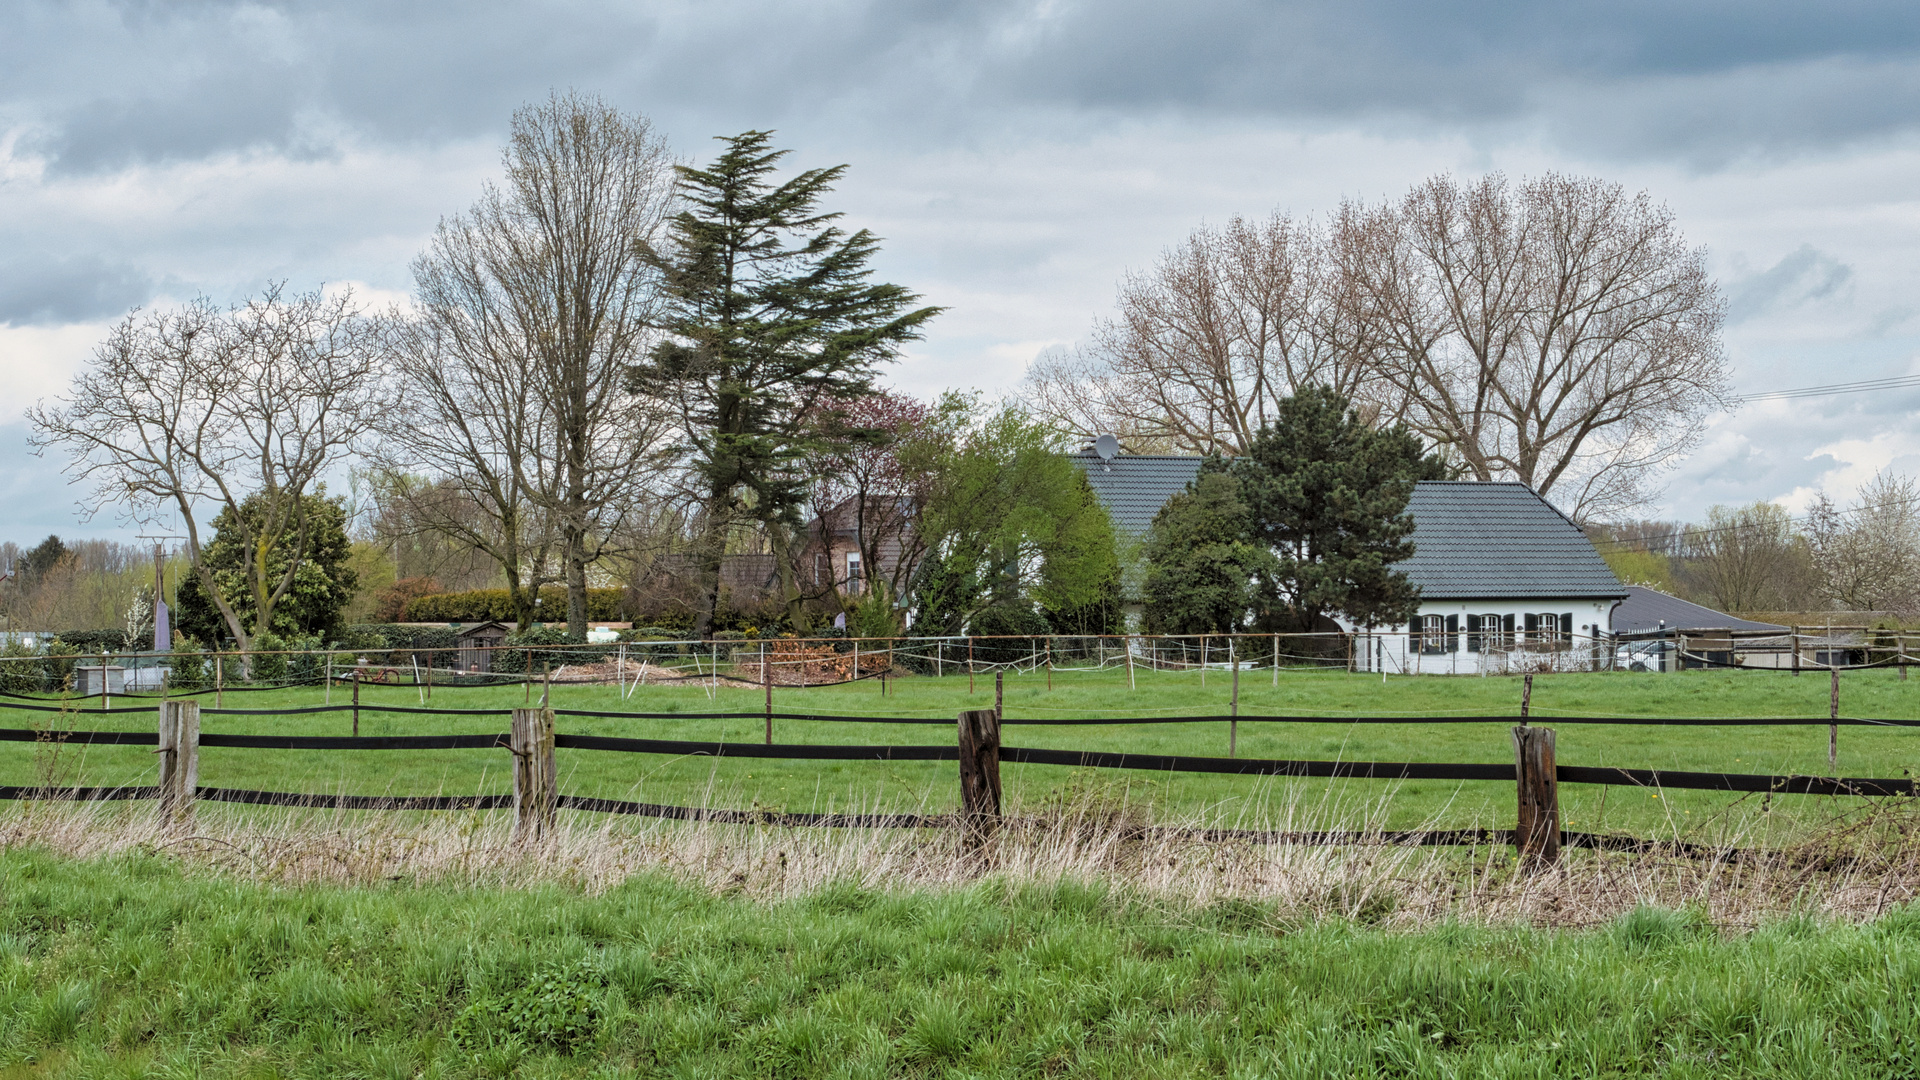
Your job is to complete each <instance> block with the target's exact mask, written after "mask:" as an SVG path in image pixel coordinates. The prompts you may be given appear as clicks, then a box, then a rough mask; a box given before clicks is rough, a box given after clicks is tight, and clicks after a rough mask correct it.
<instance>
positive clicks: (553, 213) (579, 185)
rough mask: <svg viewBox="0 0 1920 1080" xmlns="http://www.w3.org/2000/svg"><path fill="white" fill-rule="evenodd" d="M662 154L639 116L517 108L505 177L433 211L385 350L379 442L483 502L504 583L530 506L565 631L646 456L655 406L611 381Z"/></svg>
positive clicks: (647, 271) (657, 213)
mask: <svg viewBox="0 0 1920 1080" xmlns="http://www.w3.org/2000/svg"><path fill="white" fill-rule="evenodd" d="M672 165H673V163H672V160H671V157H670V154H669V152H668V149H667V146H666V144H665V142H664V140H663V139H661V138H660V137H659V136H658V135H657V134H655V132H654V131H653V128H652V125H651V124H650V123H648V122H647V121H646V120H645V119H644V118H642V117H637V116H628V115H624V114H622V113H620V112H618V111H616V110H615V109H613V108H611V107H610V106H608V105H606V104H604V103H603V102H600V101H598V100H597V99H591V98H585V97H580V96H577V95H572V94H566V95H556V96H554V97H553V98H551V99H550V100H548V101H546V102H544V103H542V104H539V105H534V106H528V107H526V108H523V109H521V110H520V111H519V112H517V113H516V114H515V115H514V120H513V134H512V137H511V140H510V141H509V144H508V146H507V149H506V152H505V154H504V167H505V173H506V175H505V180H504V182H503V184H502V185H501V186H499V187H495V186H492V185H488V187H487V188H486V189H485V191H484V193H483V194H482V195H481V198H480V200H479V201H478V202H477V203H475V204H474V206H473V209H472V210H471V211H469V212H468V214H466V215H465V216H462V217H455V218H452V219H449V220H447V221H444V222H442V223H441V226H440V229H439V231H438V232H437V233H436V234H435V236H434V239H433V243H432V245H431V246H430V247H429V249H428V250H427V252H426V253H425V254H423V255H422V256H421V257H420V259H419V260H418V261H417V262H416V263H415V267H414V277H415V281H416V284H417V293H418V295H417V303H418V308H419V316H418V323H417V326H416V327H415V329H414V330H413V332H411V333H409V334H406V335H403V336H402V338H401V340H402V342H403V344H402V348H401V349H400V350H399V351H400V354H401V355H402V356H403V357H405V360H404V361H403V363H402V365H401V367H402V370H403V371H404V372H405V374H406V377H407V386H408V387H409V390H410V391H412V390H414V389H419V390H420V391H421V392H420V393H419V395H418V397H417V400H412V401H410V402H409V404H410V406H411V407H410V408H409V409H408V410H407V411H406V412H405V413H404V414H403V416H404V423H401V424H398V425H395V426H394V427H393V428H392V430H391V431H390V435H391V436H392V440H393V442H394V444H395V445H396V446H398V447H404V448H405V451H406V452H405V453H403V454H397V455H395V456H396V457H401V458H411V459H412V460H413V461H415V462H417V463H419V464H420V465H422V466H424V467H427V468H429V469H430V471H431V474H432V476H433V478H434V479H436V480H452V481H453V482H454V483H455V484H456V485H458V486H459V487H460V488H461V489H463V491H464V492H465V493H466V494H467V495H469V496H471V498H472V499H473V501H474V503H475V504H477V505H480V506H483V507H485V508H486V510H487V512H488V514H489V515H491V516H492V517H493V518H494V521H493V524H494V525H495V526H497V528H496V529H495V532H496V533H497V534H498V536H499V550H498V551H497V552H496V555H495V557H496V558H499V559H500V560H501V564H502V568H503V569H505V570H506V571H507V573H508V576H509V581H510V582H511V581H512V579H513V577H514V575H515V574H517V573H520V570H519V569H517V568H516V567H514V566H509V563H510V562H511V563H523V562H524V560H525V559H526V557H527V555H528V553H529V550H530V547H529V545H530V544H532V545H533V546H534V547H537V541H536V540H535V539H534V537H535V532H530V531H529V529H530V527H531V522H532V518H533V516H534V514H532V513H530V512H529V508H531V510H533V511H537V513H538V516H540V517H542V518H544V520H545V523H546V524H547V525H548V526H549V527H551V529H552V530H553V534H554V536H555V538H556V541H557V544H558V551H559V561H560V564H561V568H562V570H561V572H562V578H563V580H564V581H565V583H566V586H567V594H568V599H567V625H568V629H569V630H570V631H572V632H573V633H575V634H584V633H585V632H586V629H587V584H588V582H587V572H588V567H589V566H591V565H593V564H594V563H595V562H597V561H598V560H599V559H601V558H602V557H603V556H604V555H606V554H607V553H608V552H607V547H606V545H607V543H608V541H609V538H610V537H615V536H618V535H621V533H622V530H621V529H620V527H619V525H620V517H621V515H622V514H623V513H624V512H625V510H626V508H627V507H628V506H629V505H630V504H631V503H632V502H633V501H634V500H636V499H638V498H640V497H641V496H642V494H643V492H644V489H645V487H646V482H647V481H648V480H649V479H650V477H651V475H652V473H653V470H654V468H655V467H656V465H657V462H656V461H655V459H654V453H655V451H656V449H657V447H656V443H657V442H658V440H659V438H660V435H661V432H662V427H661V424H660V421H659V413H658V411H657V410H655V409H654V408H652V407H650V404H649V403H648V402H647V401H645V400H643V399H639V398H635V397H633V396H632V395H630V394H628V393H627V392H626V390H625V388H624V386H623V379H624V376H625V374H626V371H627V369H628V368H629V367H630V366H631V365H632V364H633V363H634V362H635V361H636V360H638V359H639V358H640V357H641V356H642V355H643V354H644V353H645V351H646V349H647V347H648V346H649V344H650V335H651V334H652V327H653V323H654V314H655V307H656V304H657V301H658V297H659V278H658V274H657V271H656V270H655V269H654V267H653V264H652V263H651V262H650V261H649V260H648V259H647V258H646V252H647V251H648V250H649V249H650V245H651V243H652V240H653V238H654V236H655V234H656V233H657V232H658V230H659V228H660V226H661V223H662V222H663V221H664V219H665V217H666V215H667V213H668V211H669V209H670V208H671V205H672V200H673V184H674V179H673V169H672ZM408 396H409V397H410V398H412V397H413V396H414V395H413V394H412V393H411V392H410V393H409V395H408ZM509 398H510V400H509ZM510 519H511V524H510ZM439 520H443V521H446V522H447V524H448V527H449V528H450V529H455V530H459V529H461V528H462V527H461V526H459V525H457V524H455V523H454V522H453V521H452V520H451V519H448V518H441V519H439ZM462 535H470V531H469V532H463V533H462ZM509 535H511V536H512V538H511V539H509ZM535 576H537V572H536V573H535Z"/></svg>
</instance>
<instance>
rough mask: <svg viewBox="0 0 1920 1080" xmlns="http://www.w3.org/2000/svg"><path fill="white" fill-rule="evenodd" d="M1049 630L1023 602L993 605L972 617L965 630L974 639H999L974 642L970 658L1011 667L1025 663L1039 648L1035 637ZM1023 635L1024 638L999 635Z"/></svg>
mask: <svg viewBox="0 0 1920 1080" xmlns="http://www.w3.org/2000/svg"><path fill="white" fill-rule="evenodd" d="M1049 629H1050V628H1049V627H1048V626H1047V620H1046V619H1045V617H1043V616H1042V615H1041V614H1040V613H1039V612H1037V611H1035V610H1033V608H1032V607H1031V606H1029V605H1027V604H1023V603H1007V604H995V605H994V606H993V607H990V608H988V609H987V610H985V611H983V612H981V613H980V614H978V615H975V616H974V617H973V625H971V626H969V627H968V628H967V631H968V632H969V633H971V634H973V635H974V636H976V637H981V638H989V637H991V638H999V640H996V641H976V642H974V646H973V648H974V657H975V659H978V660H980V661H981V662H983V663H988V664H1012V663H1017V662H1019V661H1023V660H1026V659H1027V658H1028V657H1030V656H1032V655H1033V653H1034V650H1036V649H1038V648H1039V647H1040V641H1039V638H1040V637H1042V636H1044V635H1045V634H1046V633H1047V631H1048V630H1049ZM1008 634H1025V635H1032V636H1031V637H1027V638H1024V639H1022V638H1008V637H1004V636H1002V635H1008Z"/></svg>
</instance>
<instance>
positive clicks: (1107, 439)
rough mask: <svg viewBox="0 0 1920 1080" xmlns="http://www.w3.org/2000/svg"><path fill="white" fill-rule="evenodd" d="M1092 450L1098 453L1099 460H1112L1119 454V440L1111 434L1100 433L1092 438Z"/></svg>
mask: <svg viewBox="0 0 1920 1080" xmlns="http://www.w3.org/2000/svg"><path fill="white" fill-rule="evenodd" d="M1093 452H1094V453H1096V454H1099V455H1100V460H1101V461H1112V460H1113V459H1114V458H1116V457H1119V456H1120V440H1119V439H1116V438H1114V437H1113V436H1111V435H1102V436H1100V437H1099V438H1097V439H1095V440H1093Z"/></svg>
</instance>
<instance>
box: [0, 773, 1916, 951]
mask: <svg viewBox="0 0 1920 1080" xmlns="http://www.w3.org/2000/svg"><path fill="white" fill-rule="evenodd" d="M1373 790H1374V791H1375V792H1376V794H1370V795H1367V796H1364V797H1362V796H1352V795H1345V794H1341V793H1338V792H1336V793H1332V794H1326V793H1323V794H1321V795H1319V796H1316V797H1314V798H1313V799H1312V800H1311V801H1310V800H1308V799H1306V798H1303V797H1301V796H1300V795H1299V794H1298V793H1297V792H1296V791H1294V790H1292V789H1290V788H1289V787H1288V786H1287V785H1285V784H1284V783H1276V784H1273V785H1270V786H1268V787H1266V788H1263V789H1261V792H1260V793H1259V795H1258V796H1257V797H1256V798H1254V799H1252V800H1250V801H1248V802H1247V803H1245V804H1243V805H1241V806H1240V807H1238V808H1236V809H1234V810H1232V811H1220V812H1217V813H1214V814H1210V815H1194V816H1192V817H1190V818H1187V819H1184V820H1167V819H1165V818H1164V817H1156V816H1155V815H1154V813H1153V811H1152V803H1151V800H1150V795H1151V792H1150V791H1148V792H1146V793H1144V797H1143V793H1142V792H1141V791H1139V790H1136V789H1134V788H1131V787H1129V786H1126V785H1123V784H1118V783H1116V784H1100V783H1091V784H1088V783H1083V784H1069V785H1068V786H1067V787H1066V788H1063V789H1061V790H1059V791H1057V792H1055V793H1053V794H1050V795H1048V796H1046V797H1043V798H1038V799H1033V800H1030V801H1027V802H1025V803H1024V804H1022V805H1018V806H1015V807H1013V808H1012V809H1011V810H1010V813H1009V815H1008V817H1007V819H1006V821H1005V824H1004V825H1003V827H1002V828H1000V829H999V831H998V832H997V834H996V835H994V836H993V837H992V839H991V840H990V841H989V842H988V843H987V844H986V846H985V847H984V848H982V849H980V850H978V851H968V850H966V848H965V847H964V845H963V844H962V841H961V836H960V832H959V830H958V829H957V828H954V827H934V828H919V829H912V828H897V829H877V828H876V829H863V828H795V827H774V826H764V825H737V824H720V823H715V822H704V821H696V822H684V821H672V820H661V819H651V818H638V817H621V816H612V815H598V814H586V813H574V812H566V811H563V812H562V813H561V814H560V815H559V817H558V820H557V823H556V826H555V828H554V829H553V830H552V831H551V832H550V833H549V835H547V836H546V837H545V838H544V839H542V840H540V841H539V842H537V843H517V842H515V840H514V838H513V835H512V820H511V814H509V813H506V812H500V811H491V812H487V811H480V812H452V813H433V814H428V813H381V812H361V811H339V812H333V811H316V810H294V809H266V808H259V807H234V806H226V805H221V804H212V803H201V804H198V805H197V807H196V808H195V810H194V812H193V815H192V816H191V818H190V819H189V820H188V821H186V822H184V823H178V822H176V823H168V822H165V821H163V820H162V819H161V818H160V817H159V815H158V813H157V811H156V810H155V809H154V808H153V807H152V806H151V805H150V804H102V803H93V804H74V803H70V802H61V801H57V800H46V801H36V802H23V803H18V804H15V805H13V806H12V807H9V808H7V809H5V810H4V811H0V845H5V846H7V847H15V846H32V847H36V848H42V849H48V850H52V851H55V852H58V853H62V854H64V855H68V856H72V857H77V858H99V857H105V856H112V855H115V854H118V853H125V852H131V851H147V852H162V853H165V854H167V855H169V856H171V857H174V858H177V859H178V860H180V861H181V862H182V863H183V864H185V865H187V866H189V867H194V868H199V869H202V870H204V871H206V872H210V873H218V874H229V875H239V876H242V877H246V878H251V879H255V880H261V881H266V882H272V883H279V884H285V885H293V886H299V885H307V884H334V885H338V884H376V883H383V884H385V883H393V882H415V883H432V884H442V885H446V884H450V885H455V886H469V887H488V888H498V887H506V888H516V887H530V886H540V885H554V884H558V885H561V886H564V887H568V888H574V889H579V890H582V891H586V892H598V891H602V890H606V889H608V888H611V887H613V886H615V885H617V884H619V883H620V882H622V881H624V880H626V879H627V878H629V877H633V876H635V875H646V874H662V875H667V876H669V877H671V878H674V879H676V880H679V881H683V882H687V883H691V884H694V885H698V886H700V887H704V888H707V889H710V890H713V891H715V892H720V893H737V894H744V895H747V896H751V897H757V898H766V899H779V898H790V897H796V896H802V895H807V894H811V893H814V892H816V891H819V890H821V889H824V888H827V887H829V886H844V885H847V884H855V885H858V886H861V887H864V888H870V889H883V890H949V889H958V888H963V887H967V886H971V885H973V884H975V883H977V882H979V881H980V880H981V879H982V878H985V877H997V878H1000V879H1003V880H1005V881H1007V882H1008V883H1010V884H1018V885H1049V884H1055V883H1063V882H1072V883H1079V884H1085V885H1093V886H1098V887H1103V888H1107V889H1111V890H1114V891H1116V892H1119V893H1122V894H1125V895H1128V896H1132V897H1137V898H1139V899H1140V900H1142V901H1145V902H1150V903H1154V904H1163V905H1168V906H1170V907H1175V908H1187V907H1203V906H1207V905H1211V904H1214V903H1217V902H1220V901H1222V900H1228V899H1233V900H1242V901H1250V902H1253V903H1256V904H1258V905H1260V906H1261V907H1262V908H1263V909H1264V910H1266V911H1267V912H1269V913H1270V917H1272V918H1274V919H1277V920H1281V921H1287V920H1309V919H1320V918H1346V919H1355V920H1359V921H1363V922H1367V923H1373V924H1381V925H1389V926H1395V927H1402V928H1406V929H1417V928H1420V927H1424V926H1430V925H1433V924H1436V923H1439V922H1443V921H1453V922H1473V923H1482V924H1501V923H1525V924H1532V925H1543V926H1566V927H1578V926H1591V925H1597V924H1600V923H1605V922H1608V921H1610V920H1612V919H1615V918H1616V917H1618V916H1620V915H1622V914H1624V913H1626V912H1629V911H1632V910H1634V909H1636V908H1640V907H1643V906H1649V905H1652V906H1658V907H1666V908H1683V907H1684V908H1690V909H1693V910H1695V911H1696V912H1698V913H1699V914H1700V915H1701V916H1702V917H1704V918H1706V919H1708V920H1710V921H1712V922H1713V923H1715V924H1716V925H1720V926H1725V927H1747V926H1754V925H1758V924H1760V923H1761V922H1763V921H1766V920H1768V919H1771V918H1777V917H1780V916H1783V915H1789V914H1811V915H1818V916H1823V917H1837V918H1843V919H1853V920H1863V919H1870V918H1872V917H1874V916H1876V915H1878V914H1880V913H1882V912H1884V911H1886V910H1887V909H1888V908H1889V907H1891V906H1893V905H1896V904H1900V903H1903V902H1906V901H1909V900H1912V899H1913V898H1914V897H1915V896H1916V895H1920V807H1916V806H1914V805H1912V801H1911V800H1891V799H1888V800H1879V801H1877V802H1870V801H1868V800H1852V801H1843V800H1833V801H1832V803H1833V814H1832V817H1831V819H1830V820H1829V821H1828V822H1827V823H1826V824H1825V826H1824V827H1822V828H1819V829H1817V830H1814V831H1813V832H1812V833H1809V832H1807V831H1806V830H1805V829H1804V828H1802V827H1796V828H1795V829H1794V830H1793V831H1792V833H1791V836H1792V839H1791V840H1788V841H1783V840H1781V838H1780V837H1777V836H1774V835H1771V831H1770V829H1769V827H1768V826H1767V825H1766V824H1765V820H1764V818H1758V819H1756V818H1755V817H1753V816H1751V815H1749V816H1747V817H1744V818H1741V819H1739V821H1738V823H1737V824H1736V823H1733V819H1731V818H1729V823H1728V824H1727V825H1726V827H1725V828H1723V829H1722V830H1721V832H1720V833H1719V834H1717V835H1715V836H1714V837H1713V839H1712V840H1711V842H1707V843H1703V842H1702V841H1701V840H1700V836H1699V834H1698V833H1695V834H1693V835H1692V836H1691V842H1690V843H1689V844H1681V843H1679V842H1678V840H1677V838H1675V839H1674V840H1673V841H1672V842H1670V843H1667V844H1657V843H1656V844H1654V845H1652V846H1650V847H1649V848H1647V849H1643V850H1639V851H1601V850H1582V849H1572V850H1568V851H1567V852H1566V853H1565V854H1564V855H1563V857H1562V859H1561V860H1560V862H1559V864H1558V865H1556V866H1553V867H1551V868H1548V869H1545V870H1538V871H1525V870H1523V869H1522V868H1521V867H1519V866H1517V865H1516V863H1515V860H1514V857H1513V853H1512V849H1511V848H1510V847H1507V846H1505V845H1501V844H1495V843H1486V844H1481V845H1478V846H1465V847H1422V846H1414V845H1408V844H1403V843H1392V842H1386V834H1383V833H1382V832H1381V830H1380V825H1379V823H1380V822H1381V821H1382V820H1384V817H1385V813H1384V811H1385V808H1386V805H1387V802H1388V801H1389V800H1390V799H1391V798H1392V791H1391V790H1390V789H1386V790H1383V789H1380V788H1378V787H1376V788H1375V789H1373ZM722 794H724V793H719V792H709V795H710V796H712V798H711V801H710V803H709V805H715V806H725V805H739V804H738V803H731V802H730V801H729V800H727V799H725V798H721V797H720V795H722ZM834 809H837V810H839V811H840V812H844V813H895V812H900V810H901V809H902V808H901V807H897V806H892V807H889V806H879V805H873V804H866V805H853V806H840V807H836V808H834ZM905 809H906V810H908V811H911V810H912V809H913V808H912V807H907V808H905ZM1756 821H1759V822H1760V823H1759V824H1756V823H1755V822H1756ZM1453 824H1455V825H1457V824H1458V821H1457V819H1455V820H1454V821H1453ZM1481 824H1485V825H1487V826H1490V827H1491V826H1494V825H1496V824H1498V823H1494V822H1485V823H1481ZM1435 828H1436V829H1437V828H1438V826H1437V825H1436V826H1435ZM1262 833H1265V834H1283V836H1282V837H1281V838H1276V837H1275V836H1273V835H1258V834H1262ZM1315 833H1347V834H1353V833H1358V834H1362V838H1363V842H1359V843H1346V844H1338V845H1324V844H1313V843H1300V842H1289V841H1288V840H1287V839H1285V838H1284V834H1291V835H1292V836H1293V837H1295V838H1297V837H1299V836H1301V835H1303V834H1315Z"/></svg>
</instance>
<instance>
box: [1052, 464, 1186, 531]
mask: <svg viewBox="0 0 1920 1080" xmlns="http://www.w3.org/2000/svg"><path fill="white" fill-rule="evenodd" d="M1067 456H1068V457H1070V458H1072V459H1073V463H1074V464H1075V465H1078V466H1080V469H1081V471H1083V472H1085V473H1086V474H1087V484H1088V485H1089V486H1091V487H1092V488H1093V494H1094V496H1095V497H1096V498H1098V499H1099V500H1100V505H1101V506H1104V507H1106V508H1107V514H1108V515H1109V516H1111V517H1112V518H1113V527H1114V528H1115V529H1118V530H1119V531H1121V532H1123V533H1130V534H1132V535H1134V536H1145V535H1146V533H1147V529H1148V527H1149V526H1151V525H1152V524H1153V515H1155V514H1157V513H1159V512H1160V508H1161V507H1163V506H1165V505H1167V500H1168V499H1171V498H1173V496H1174V494H1175V493H1176V492H1179V491H1181V490H1183V489H1184V488H1186V486H1187V485H1188V484H1190V483H1192V482H1193V478H1194V477H1196V476H1198V475H1200V463H1201V462H1202V461H1204V460H1206V459H1205V458H1197V457H1181V456H1177V455H1173V454H1121V455H1119V456H1117V457H1115V458H1113V459H1112V460H1110V461H1102V460H1101V458H1100V455H1099V454H1096V453H1094V452H1093V451H1092V450H1081V451H1080V452H1078V453H1075V454H1069V455H1067Z"/></svg>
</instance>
